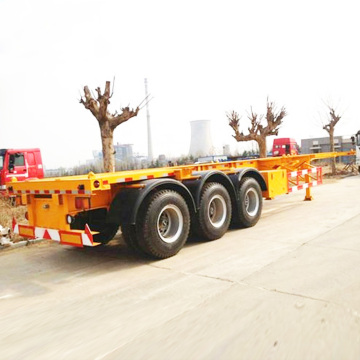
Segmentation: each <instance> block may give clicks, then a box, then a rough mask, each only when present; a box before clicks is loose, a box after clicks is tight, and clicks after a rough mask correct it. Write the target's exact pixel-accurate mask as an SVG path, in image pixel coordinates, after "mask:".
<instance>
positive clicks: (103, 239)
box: [90, 224, 119, 245]
mask: <svg viewBox="0 0 360 360" xmlns="http://www.w3.org/2000/svg"><path fill="white" fill-rule="evenodd" d="M90 229H91V227H90ZM118 229H119V225H117V224H104V225H102V226H101V227H100V228H98V229H96V230H95V231H99V233H98V234H96V235H94V237H93V239H94V241H95V242H98V243H101V244H104V245H105V244H107V243H108V242H109V241H110V240H112V239H113V238H114V236H115V235H116V233H117V231H118Z"/></svg>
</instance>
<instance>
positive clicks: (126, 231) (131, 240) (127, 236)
mask: <svg viewBox="0 0 360 360" xmlns="http://www.w3.org/2000/svg"><path fill="white" fill-rule="evenodd" d="M121 232H122V235H123V239H124V241H125V243H126V245H127V246H128V247H129V248H130V249H131V250H133V251H134V252H135V253H137V254H141V255H144V254H145V253H144V251H143V250H142V249H141V247H140V246H139V243H138V239H137V235H136V228H135V225H122V226H121Z"/></svg>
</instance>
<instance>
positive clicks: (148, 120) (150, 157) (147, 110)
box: [145, 78, 154, 162]
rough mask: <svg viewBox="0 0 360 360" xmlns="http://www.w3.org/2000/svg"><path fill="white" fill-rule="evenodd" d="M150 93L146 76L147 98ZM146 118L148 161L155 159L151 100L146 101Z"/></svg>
mask: <svg viewBox="0 0 360 360" xmlns="http://www.w3.org/2000/svg"><path fill="white" fill-rule="evenodd" d="M148 96H149V94H148V81H147V79H146V78H145V98H146V99H147V98H148ZM146 119H147V135H148V161H149V162H151V161H153V159H154V157H153V150H152V140H151V126H150V112H149V101H148V99H147V101H146Z"/></svg>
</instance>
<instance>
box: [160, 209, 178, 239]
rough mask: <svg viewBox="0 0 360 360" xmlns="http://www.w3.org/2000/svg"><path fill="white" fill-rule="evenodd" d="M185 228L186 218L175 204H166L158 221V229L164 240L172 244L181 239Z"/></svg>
mask: <svg viewBox="0 0 360 360" xmlns="http://www.w3.org/2000/svg"><path fill="white" fill-rule="evenodd" d="M183 228H184V218H183V215H182V213H181V211H180V209H179V208H178V207H177V206H175V205H167V206H165V207H164V208H163V209H162V210H161V212H160V214H159V216H158V221H157V231H158V234H159V236H160V238H161V240H162V241H164V242H166V243H168V244H171V243H173V242H175V241H176V240H178V239H179V237H180V235H181V233H182V231H183Z"/></svg>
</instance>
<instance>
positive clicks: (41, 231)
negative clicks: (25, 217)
mask: <svg viewBox="0 0 360 360" xmlns="http://www.w3.org/2000/svg"><path fill="white" fill-rule="evenodd" d="M44 234H45V229H43V228H38V227H36V228H35V237H36V238H37V239H43V238H44Z"/></svg>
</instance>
